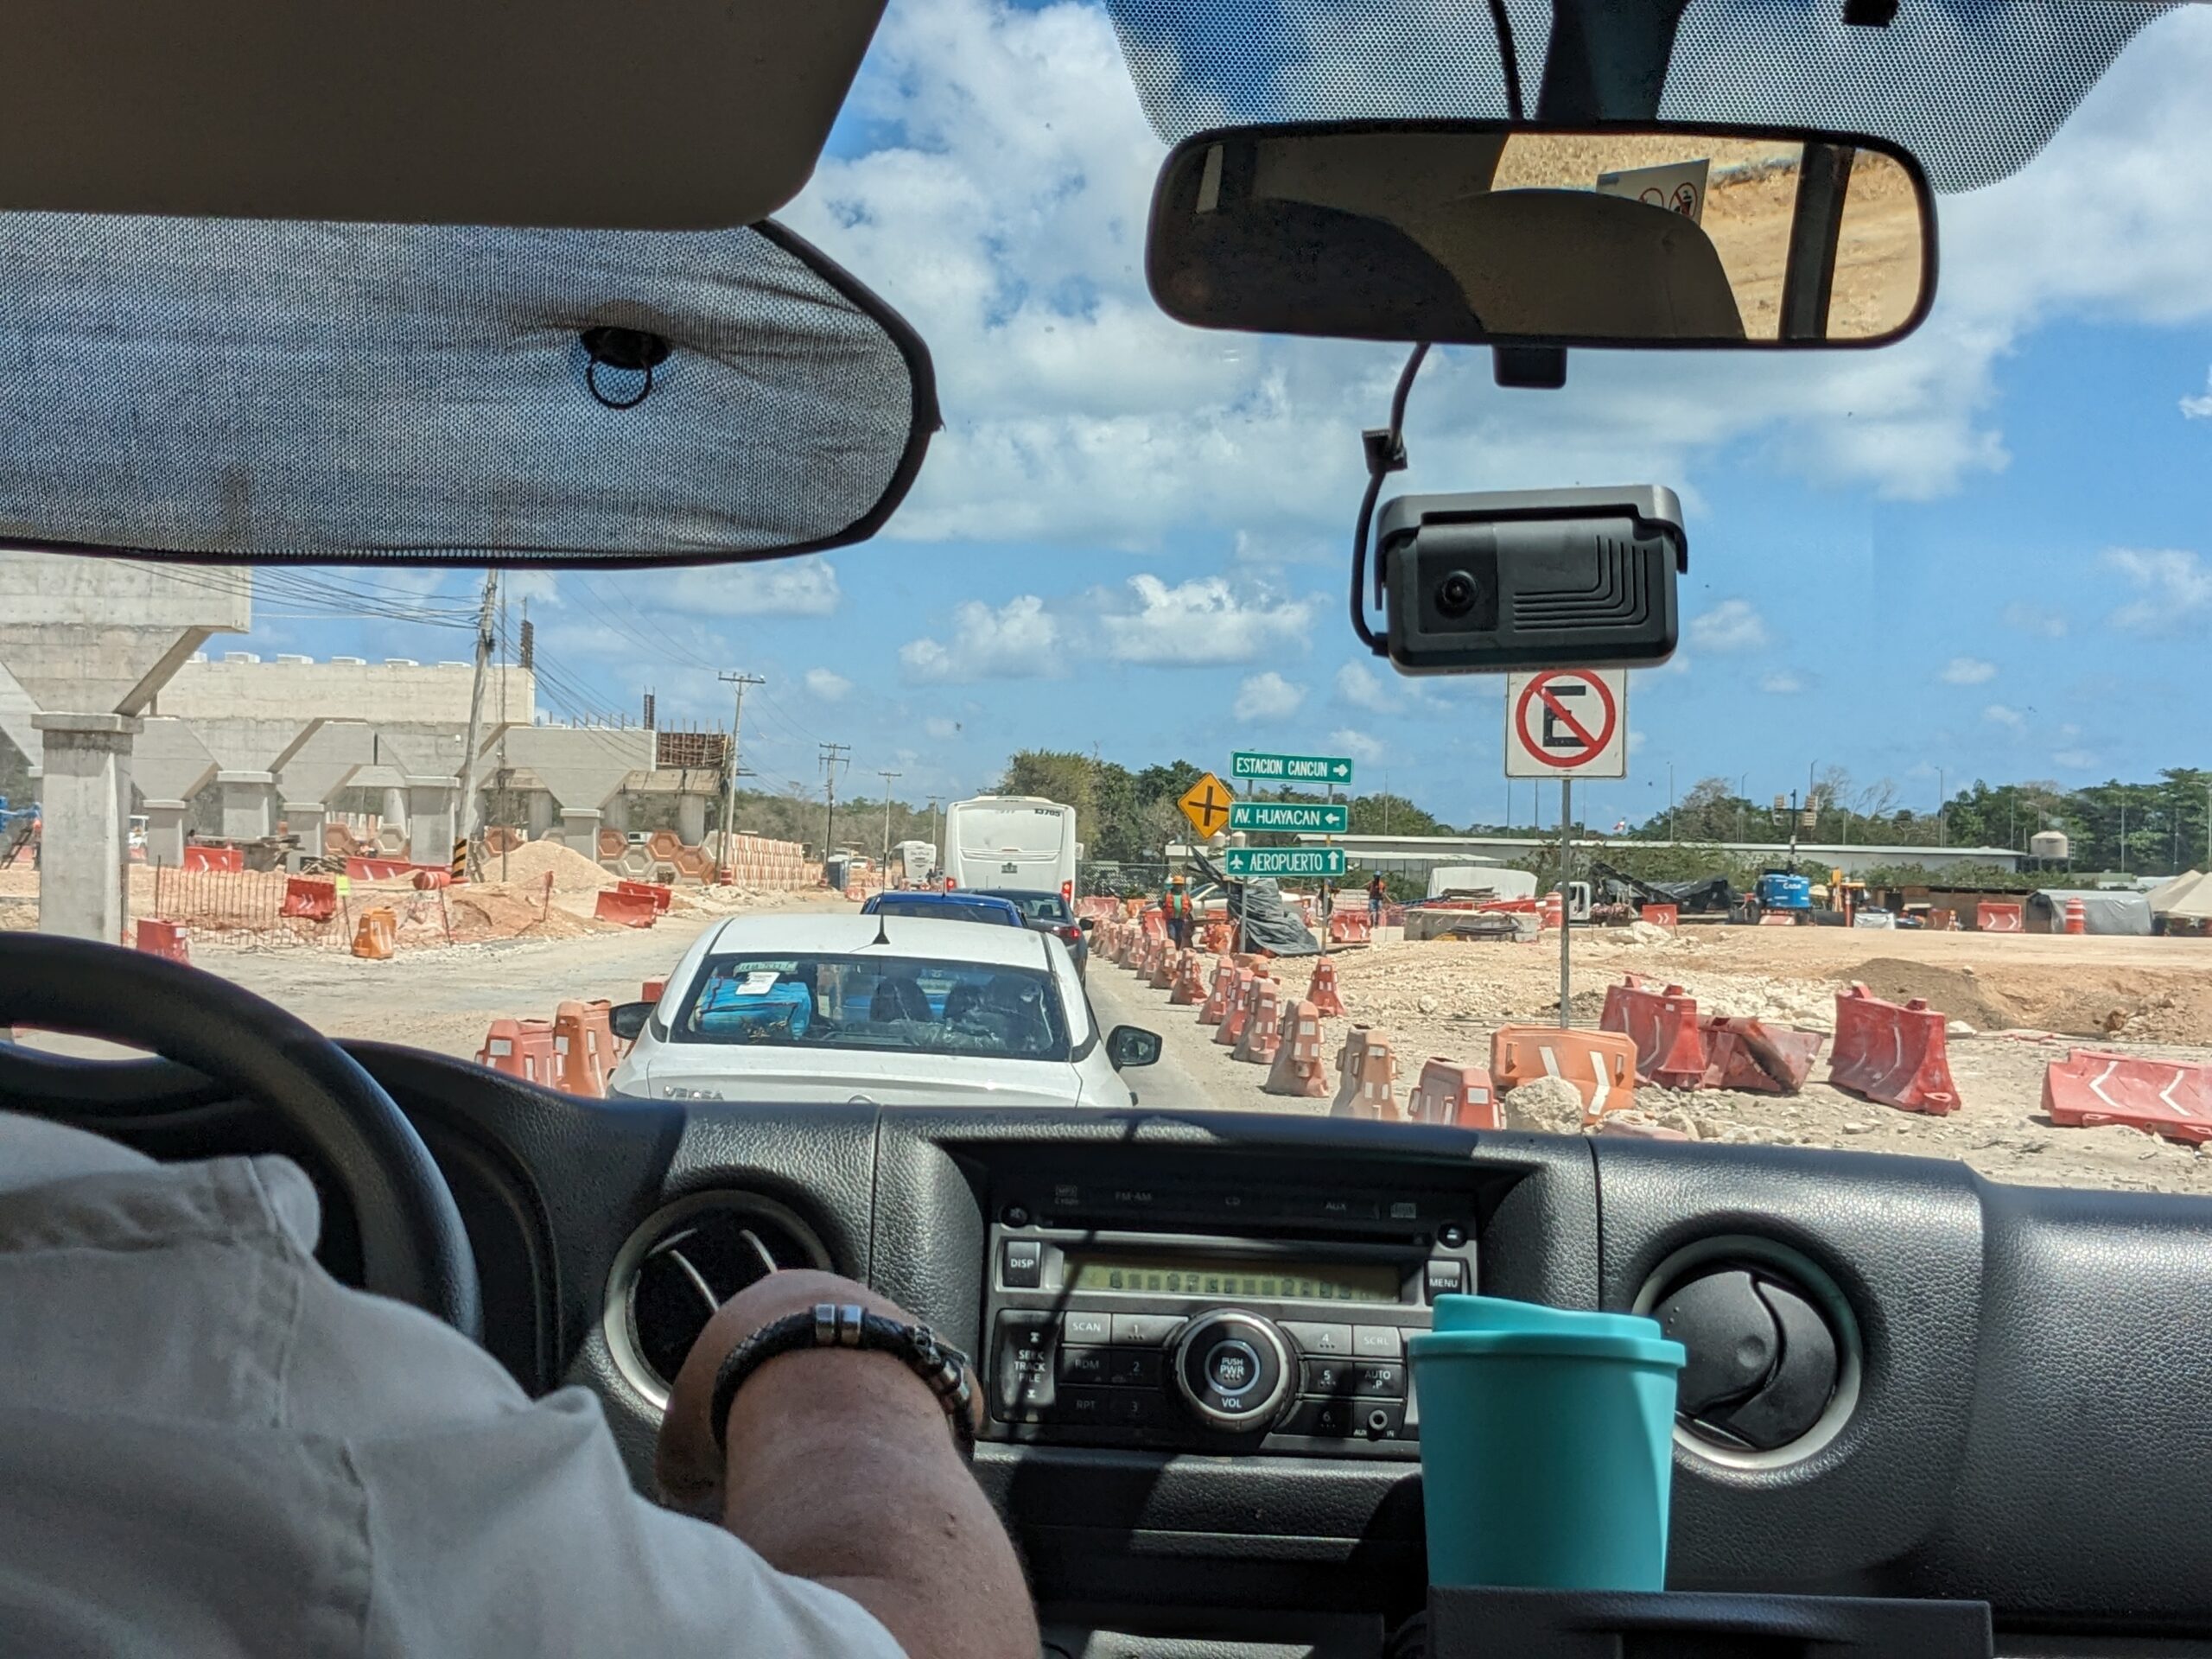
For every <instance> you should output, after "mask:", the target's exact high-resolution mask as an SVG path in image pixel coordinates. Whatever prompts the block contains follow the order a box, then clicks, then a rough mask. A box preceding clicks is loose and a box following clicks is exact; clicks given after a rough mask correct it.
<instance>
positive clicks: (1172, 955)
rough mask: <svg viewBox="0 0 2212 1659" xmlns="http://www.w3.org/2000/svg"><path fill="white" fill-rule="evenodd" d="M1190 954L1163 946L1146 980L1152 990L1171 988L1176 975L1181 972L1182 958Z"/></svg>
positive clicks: (1170, 946) (1171, 946) (1173, 947)
mask: <svg viewBox="0 0 2212 1659" xmlns="http://www.w3.org/2000/svg"><path fill="white" fill-rule="evenodd" d="M1190 954H1191V953H1190V952H1189V951H1187V950H1178V949H1177V948H1176V947H1175V946H1173V945H1164V946H1163V947H1162V949H1161V950H1160V954H1159V956H1158V957H1155V958H1154V961H1153V964H1152V973H1151V975H1150V976H1149V978H1148V982H1149V983H1150V985H1151V986H1152V988H1153V989H1154V990H1155V991H1165V990H1167V989H1170V988H1173V985H1174V983H1175V976H1176V975H1178V974H1179V973H1181V972H1182V971H1183V958H1184V957H1186V956H1188V955H1190Z"/></svg>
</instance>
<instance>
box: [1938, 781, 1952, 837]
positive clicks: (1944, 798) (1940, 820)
mask: <svg viewBox="0 0 2212 1659" xmlns="http://www.w3.org/2000/svg"><path fill="white" fill-rule="evenodd" d="M1948 799H1949V797H1948V796H1947V795H1946V794H1945V793H1944V792H1943V768H1942V767H1941V766H1938V767H1936V845H1937V846H1938V847H1948V846H1949V845H1950V844H1951V843H1950V842H1948V840H1947V839H1945V836H1944V831H1943V808H1944V806H1945V804H1947V803H1948Z"/></svg>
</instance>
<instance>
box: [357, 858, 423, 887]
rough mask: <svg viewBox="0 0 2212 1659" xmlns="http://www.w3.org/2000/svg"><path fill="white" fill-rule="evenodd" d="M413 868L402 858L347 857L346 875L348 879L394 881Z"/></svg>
mask: <svg viewBox="0 0 2212 1659" xmlns="http://www.w3.org/2000/svg"><path fill="white" fill-rule="evenodd" d="M413 868H415V867H414V866H413V865H411V864H410V863H409V862H408V861H406V860H405V859H404V858H349V859H347V860H346V880H350V881H396V880H398V879H399V878H400V877H401V876H403V875H405V874H407V873H408V872H409V871H410V870H411V869H413Z"/></svg>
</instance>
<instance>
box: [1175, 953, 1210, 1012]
mask: <svg viewBox="0 0 2212 1659" xmlns="http://www.w3.org/2000/svg"><path fill="white" fill-rule="evenodd" d="M1205 1000H1206V972H1205V968H1204V967H1203V966H1201V965H1200V963H1199V962H1198V952H1197V951H1195V950H1185V952H1183V956H1182V960H1181V961H1179V963H1176V966H1175V984H1174V988H1173V989H1172V990H1170V991H1169V992H1168V994H1167V1001H1168V1006H1169V1007H1178V1008H1193V1007H1199V1006H1200V1005H1201V1004H1203V1003H1204V1002H1205Z"/></svg>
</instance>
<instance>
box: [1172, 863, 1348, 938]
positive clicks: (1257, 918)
mask: <svg viewBox="0 0 2212 1659" xmlns="http://www.w3.org/2000/svg"><path fill="white" fill-rule="evenodd" d="M1195 862H1196V863H1197V864H1198V868H1200V869H1201V870H1203V871H1205V875H1206V879H1207V880H1209V881H1211V882H1212V883H1213V884H1214V885H1215V886H1216V887H1218V888H1220V889H1221V893H1222V897H1223V899H1224V900H1225V901H1226V902H1227V904H1228V906H1229V919H1230V921H1232V922H1234V921H1236V920H1238V919H1240V918H1241V919H1242V920H1243V924H1244V942H1245V944H1247V945H1249V946H1250V947H1251V948H1252V949H1254V950H1272V951H1273V952H1274V954H1275V955H1276V956H1279V957H1318V956H1319V955H1320V954H1321V943H1320V941H1319V940H1318V939H1316V938H1314V937H1313V934H1312V933H1311V932H1310V931H1307V929H1306V924H1305V923H1304V922H1302V921H1300V919H1299V918H1298V916H1297V913H1296V912H1294V911H1293V910H1291V909H1290V907H1289V906H1287V905H1285V904H1284V903H1283V899H1282V890H1281V888H1280V887H1277V886H1276V885H1275V883H1274V880H1273V879H1272V878H1271V877H1267V876H1255V877H1253V878H1252V879H1251V880H1246V881H1231V880H1229V878H1228V877H1226V876H1224V874H1222V873H1221V872H1220V870H1218V869H1217V868H1215V867H1214V865H1213V864H1212V863H1211V861H1208V860H1207V859H1205V858H1204V857H1199V858H1198V859H1196V860H1195ZM1355 898H1356V899H1357V902H1358V903H1359V904H1360V905H1361V906H1362V907H1364V906H1365V905H1366V900H1365V899H1363V898H1357V895H1355ZM1339 902H1341V900H1340V901H1339Z"/></svg>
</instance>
